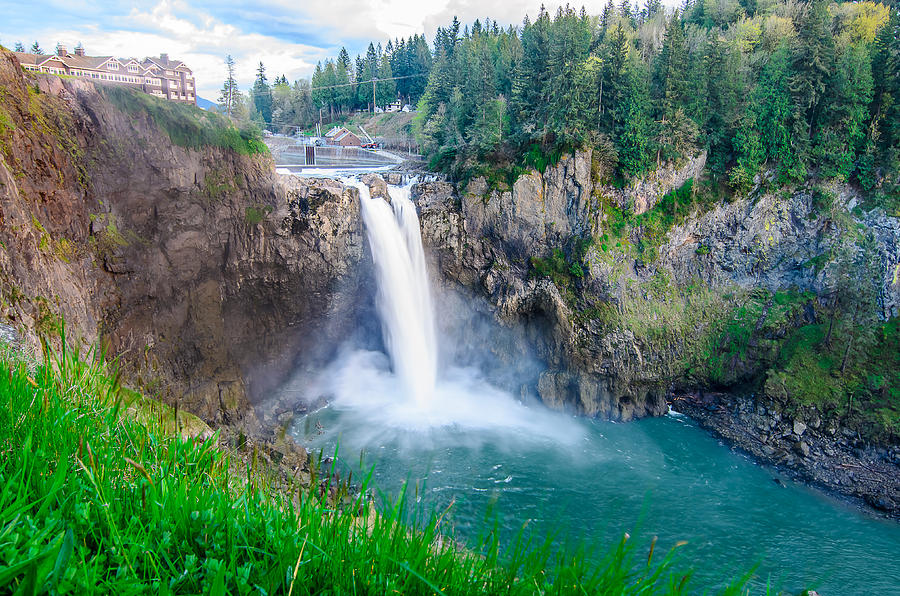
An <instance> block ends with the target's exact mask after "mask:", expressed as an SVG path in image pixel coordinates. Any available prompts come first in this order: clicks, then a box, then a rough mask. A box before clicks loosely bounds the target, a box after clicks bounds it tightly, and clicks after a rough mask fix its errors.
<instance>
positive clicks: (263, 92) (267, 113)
mask: <svg viewBox="0 0 900 596" xmlns="http://www.w3.org/2000/svg"><path fill="white" fill-rule="evenodd" d="M251 93H252V97H253V107H254V109H255V111H256V114H258V116H259V120H262V122H263V123H264V124H265V125H266V126H268V125H269V123H271V122H272V90H271V89H270V88H269V83H268V80H267V79H266V67H265V65H263V63H262V62H260V63H259V66H258V67H257V69H256V81H254V83H253V90H252V92H251Z"/></svg>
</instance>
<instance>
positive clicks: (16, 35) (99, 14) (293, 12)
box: [0, 0, 670, 101]
mask: <svg viewBox="0 0 900 596" xmlns="http://www.w3.org/2000/svg"><path fill="white" fill-rule="evenodd" d="M605 3H606V0H590V1H585V2H583V4H584V6H585V8H586V9H587V11H588V12H589V13H591V14H600V12H601V11H602V9H603V5H604V4H605ZM616 3H617V4H618V2H616ZM665 3H666V4H669V3H670V2H665ZM540 4H541V0H328V1H327V2H325V1H322V0H306V1H304V0H254V1H253V2H241V1H238V0H215V1H210V0H190V1H188V0H162V1H160V2H120V1H111V2H96V1H85V0H65V1H57V0H49V1H48V0H38V1H36V2H22V1H21V0H15V1H12V0H0V44H3V45H4V46H6V47H8V48H12V47H13V46H14V45H15V43H16V42H17V41H21V42H22V43H23V44H24V45H25V47H26V49H27V48H29V47H30V46H31V44H32V43H34V41H38V42H39V43H40V45H41V48H42V49H43V50H44V52H46V53H51V52H52V51H53V50H54V48H55V47H56V44H57V43H62V44H63V45H65V46H66V47H67V48H69V51H71V50H72V49H73V48H74V47H75V45H76V44H78V43H79V42H80V43H82V44H83V45H84V47H85V51H86V53H87V54H88V55H89V56H107V55H113V56H117V57H122V58H125V57H134V58H144V57H146V56H153V55H158V54H160V53H167V54H169V57H170V58H174V59H178V60H182V61H184V62H185V63H186V64H187V65H188V66H189V67H190V68H191V69H192V70H193V71H194V77H195V78H196V82H197V89H198V93H199V95H200V96H201V97H204V98H206V99H210V100H213V101H215V100H216V99H217V97H218V94H219V89H220V88H221V86H222V81H223V80H224V79H225V65H224V58H225V55H226V54H231V55H232V56H233V57H234V58H235V60H236V62H237V78H238V84H239V85H240V86H241V88H242V89H244V90H246V89H249V87H250V86H251V85H252V83H253V79H254V77H255V73H256V68H257V65H258V64H259V62H260V61H262V62H263V64H265V66H266V74H267V75H268V78H269V81H270V82H271V81H272V80H273V79H274V78H275V77H276V76H280V75H282V74H284V75H286V76H287V78H288V80H290V81H294V80H296V79H298V78H307V77H309V76H310V75H311V74H312V72H313V70H314V68H315V65H316V63H317V62H319V61H320V60H324V59H326V58H332V57H335V56H336V55H337V53H338V51H340V48H341V47H342V46H344V47H346V48H347V51H348V52H350V56H351V57H355V55H356V54H365V51H366V48H367V47H368V44H369V42H370V41H376V42H377V41H381V42H382V43H383V44H384V43H386V42H387V40H388V39H394V38H397V37H404V38H405V37H409V36H410V35H413V34H416V33H419V34H422V33H424V34H425V36H426V38H427V39H428V42H429V44H431V43H432V41H433V40H434V33H435V30H436V29H437V28H438V27H441V26H446V25H447V24H449V23H450V22H451V21H452V19H453V17H454V16H458V17H459V19H460V21H461V22H462V23H463V24H466V23H471V22H473V21H474V20H475V19H478V18H480V19H482V20H484V18H485V17H488V18H490V19H491V20H497V21H498V22H499V23H500V24H502V25H508V24H514V25H519V24H521V22H522V19H523V17H524V16H525V14H530V15H531V16H532V17H533V16H534V15H535V14H536V13H537V12H538V10H539V9H540ZM544 4H545V6H546V7H547V10H549V11H550V12H551V13H552V12H555V11H556V8H557V6H558V3H554V2H552V1H545V2H544ZM576 5H577V6H578V7H579V8H580V7H581V5H582V3H577V4H576Z"/></svg>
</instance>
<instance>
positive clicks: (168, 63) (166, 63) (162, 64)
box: [143, 54, 191, 72]
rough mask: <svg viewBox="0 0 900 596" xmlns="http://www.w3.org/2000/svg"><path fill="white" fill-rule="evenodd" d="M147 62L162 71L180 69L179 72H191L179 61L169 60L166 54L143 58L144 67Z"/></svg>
mask: <svg viewBox="0 0 900 596" xmlns="http://www.w3.org/2000/svg"><path fill="white" fill-rule="evenodd" d="M148 62H149V63H151V64H155V65H156V66H158V67H159V68H162V69H163V70H178V69H181V70H186V71H188V72H191V69H190V68H188V67H187V65H185V63H184V62H182V61H181V60H169V55H168V54H162V55H160V56H148V57H147V58H144V62H143V64H144V66H147V63H148Z"/></svg>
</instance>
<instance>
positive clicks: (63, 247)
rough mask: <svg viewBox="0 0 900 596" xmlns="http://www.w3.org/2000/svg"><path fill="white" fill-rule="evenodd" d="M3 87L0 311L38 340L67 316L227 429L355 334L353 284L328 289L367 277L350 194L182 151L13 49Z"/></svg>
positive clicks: (261, 160) (72, 326) (135, 370)
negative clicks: (315, 356)
mask: <svg viewBox="0 0 900 596" xmlns="http://www.w3.org/2000/svg"><path fill="white" fill-rule="evenodd" d="M0 94H2V103H0V143H2V144H0V241H2V244H0V284H2V311H0V315H2V317H3V318H4V319H5V320H7V321H10V322H11V323H12V324H14V325H15V326H17V327H18V328H19V329H20V331H21V332H22V333H23V334H24V336H25V338H26V341H27V342H28V343H30V344H31V346H32V347H34V345H35V344H36V336H37V334H38V333H41V332H51V331H52V330H53V328H54V327H58V326H59V322H60V317H64V318H65V322H66V326H67V334H68V335H69V336H76V335H77V336H79V337H81V338H82V339H83V341H84V342H85V343H91V342H94V341H96V340H98V339H99V340H102V342H103V343H104V344H105V345H106V346H107V347H108V349H109V351H110V352H111V354H113V355H116V356H120V357H121V358H122V362H123V364H124V365H125V371H126V373H127V374H128V375H129V376H130V377H131V379H132V381H133V382H135V383H137V384H138V385H139V386H141V387H142V388H143V389H145V390H146V391H148V392H150V393H161V394H162V395H163V396H164V397H167V398H168V399H170V400H174V399H176V398H178V399H179V400H180V403H181V406H182V407H184V408H186V409H189V410H191V411H193V412H195V413H197V414H199V415H201V416H202V417H204V418H205V419H207V420H209V421H213V422H216V421H236V420H238V419H240V418H241V417H243V416H245V415H246V414H247V413H248V412H252V409H251V408H249V405H250V403H251V402H259V401H262V400H264V399H265V398H266V396H267V392H268V391H269V390H270V389H271V388H272V387H273V386H275V385H276V384H277V383H278V382H279V381H280V379H281V378H282V376H283V375H284V374H285V373H286V372H287V370H288V369H289V368H290V367H291V366H292V365H293V363H294V362H295V360H296V359H298V358H302V357H303V355H304V354H308V353H311V352H312V349H313V346H314V344H315V343H316V342H318V341H321V340H324V339H327V338H328V337H329V336H340V335H341V334H343V333H345V332H346V329H342V328H341V325H340V323H339V321H341V320H345V321H347V325H350V324H352V321H353V320H354V316H353V312H352V311H353V309H355V308H356V306H355V303H356V301H355V300H350V299H347V300H343V299H342V296H345V295H347V296H351V295H353V294H354V292H352V291H349V292H347V293H341V292H338V291H337V289H338V288H350V289H351V290H352V287H353V286H354V284H357V283H359V279H360V278H359V276H358V274H357V269H356V267H355V264H356V263H357V262H358V261H359V260H360V258H361V257H362V254H363V251H362V246H363V245H362V230H361V223H360V218H359V216H358V201H357V198H356V195H355V194H353V193H355V191H351V190H349V189H345V188H343V187H342V186H341V185H340V184H338V183H335V182H327V181H322V182H303V181H298V180H296V179H289V180H282V179H280V178H279V177H277V176H276V175H275V174H274V167H273V164H272V162H271V158H270V157H269V156H268V155H240V154H238V153H237V152H235V151H233V150H231V149H228V148H221V147H216V146H205V147H201V148H199V149H190V148H185V147H180V146H178V145H176V144H175V143H173V142H172V139H170V138H169V135H167V133H166V132H164V130H163V127H161V126H160V125H159V124H158V123H157V122H154V121H153V120H152V119H151V117H150V116H149V115H139V116H132V115H129V114H127V113H125V112H123V111H120V110H119V109H117V108H116V107H114V106H113V105H112V104H111V103H110V102H109V101H107V100H106V99H105V96H104V95H103V94H102V93H101V92H99V91H98V88H97V87H95V86H94V85H93V84H91V83H89V82H86V81H82V80H62V79H59V78H56V77H50V76H38V77H30V76H29V77H27V78H26V76H25V75H24V74H23V72H22V69H21V68H20V67H19V65H18V63H17V62H16V61H15V59H14V58H13V56H12V55H11V54H10V53H8V52H2V53H0ZM329 313H331V314H338V315H343V316H336V317H333V318H332V322H331V323H329V324H328V325H327V326H326V325H325V324H324V323H323V321H324V320H325V315H327V314H329ZM334 321H338V323H335V322H334Z"/></svg>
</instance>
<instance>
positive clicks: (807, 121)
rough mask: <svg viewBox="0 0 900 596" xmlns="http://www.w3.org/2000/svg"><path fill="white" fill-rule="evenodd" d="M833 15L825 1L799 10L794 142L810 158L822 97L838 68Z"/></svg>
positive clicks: (794, 53)
mask: <svg viewBox="0 0 900 596" xmlns="http://www.w3.org/2000/svg"><path fill="white" fill-rule="evenodd" d="M830 23H831V17H830V16H829V14H828V7H827V5H826V4H825V1H824V0H812V1H811V2H808V3H806V4H804V5H801V9H800V10H798V11H797V16H796V18H795V23H794V26H795V27H796V29H797V40H796V43H795V45H794V48H793V51H792V55H791V80H790V89H791V94H792V96H793V100H794V126H793V131H792V132H793V136H794V139H793V140H794V142H795V143H796V144H797V145H798V146H799V147H800V158H801V159H807V158H808V155H809V150H810V149H809V147H810V142H811V139H812V137H813V134H814V129H815V126H816V123H817V119H818V115H819V108H820V104H821V100H822V97H823V96H824V95H825V92H826V90H827V84H828V81H829V79H830V73H831V70H832V69H833V68H834V40H833V37H832V35H831V31H830Z"/></svg>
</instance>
